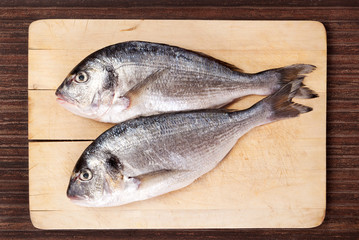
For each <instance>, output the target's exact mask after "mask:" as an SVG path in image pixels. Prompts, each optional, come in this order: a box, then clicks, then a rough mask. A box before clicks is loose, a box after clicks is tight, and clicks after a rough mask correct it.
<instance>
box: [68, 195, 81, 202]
mask: <svg viewBox="0 0 359 240" xmlns="http://www.w3.org/2000/svg"><path fill="white" fill-rule="evenodd" d="M67 197H68V198H69V199H70V200H71V201H82V200H85V199H86V198H84V197H82V196H79V195H71V196H69V195H67Z"/></svg>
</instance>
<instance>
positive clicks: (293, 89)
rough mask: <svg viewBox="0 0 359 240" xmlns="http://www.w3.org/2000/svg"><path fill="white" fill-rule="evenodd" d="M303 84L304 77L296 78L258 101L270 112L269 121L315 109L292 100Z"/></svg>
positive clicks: (267, 116)
mask: <svg viewBox="0 0 359 240" xmlns="http://www.w3.org/2000/svg"><path fill="white" fill-rule="evenodd" d="M301 86H302V79H297V80H294V81H292V82H289V83H287V84H286V85H284V86H283V87H282V88H281V89H279V90H278V91H277V92H276V93H274V94H272V95H270V96H268V97H266V98H264V99H263V100H262V101H260V102H259V103H257V104H260V105H261V106H260V107H263V108H264V109H263V110H264V111H266V112H267V113H268V114H266V118H267V119H266V120H267V121H268V122H273V121H278V120H280V119H285V118H293V117H297V116H298V115H300V114H302V113H306V112H310V111H312V110H313V109H312V108H311V107H307V106H304V105H301V104H299V103H294V102H292V98H293V97H294V96H296V94H297V93H298V91H300V89H301ZM257 104H256V105H257Z"/></svg>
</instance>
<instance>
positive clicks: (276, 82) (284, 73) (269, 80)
mask: <svg viewBox="0 0 359 240" xmlns="http://www.w3.org/2000/svg"><path fill="white" fill-rule="evenodd" d="M315 69H316V67H315V66H314V65H309V64H293V65H290V66H286V67H282V68H275V69H270V70H266V71H263V72H259V73H257V74H255V75H253V77H254V78H255V79H256V80H257V81H258V82H261V83H263V84H264V85H265V86H266V87H265V88H264V89H266V90H267V91H268V92H264V93H265V94H271V93H274V92H275V91H278V90H279V89H280V88H281V87H283V86H284V85H286V84H287V83H290V82H292V81H296V80H303V79H304V77H305V75H304V74H308V73H311V72H312V71H314V70H315ZM295 97H298V98H315V97H318V94H317V93H316V92H314V91H313V90H311V89H310V88H308V87H306V86H305V85H304V84H303V83H302V81H300V85H299V87H298V89H297V90H296V93H295Z"/></svg>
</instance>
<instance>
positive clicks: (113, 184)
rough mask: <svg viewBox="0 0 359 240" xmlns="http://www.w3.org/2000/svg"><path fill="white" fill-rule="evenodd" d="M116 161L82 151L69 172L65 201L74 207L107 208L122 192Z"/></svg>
mask: <svg viewBox="0 0 359 240" xmlns="http://www.w3.org/2000/svg"><path fill="white" fill-rule="evenodd" d="M121 170H122V166H121V164H120V163H119V161H118V159H117V157H115V156H114V155H113V154H111V153H109V152H102V151H99V150H94V151H85V152H84V153H83V154H82V156H81V157H80V158H79V160H78V162H77V163H76V165H75V168H74V170H73V172H72V175H71V178H70V182H69V185H68V188H67V197H68V198H69V199H70V200H71V201H73V202H74V203H75V204H77V205H81V206H87V207H102V206H110V205H112V204H111V203H112V202H115V201H116V194H115V193H118V192H121V191H122V190H124V188H125V182H124V176H123V175H122V173H121Z"/></svg>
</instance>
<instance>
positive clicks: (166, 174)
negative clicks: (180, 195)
mask: <svg viewBox="0 0 359 240" xmlns="http://www.w3.org/2000/svg"><path fill="white" fill-rule="evenodd" d="M185 172H188V171H187V170H167V169H163V170H158V171H154V172H149V173H145V174H142V175H139V176H136V177H126V176H124V178H123V179H124V182H125V186H126V189H127V188H128V189H133V190H137V189H139V188H141V187H145V186H146V185H152V184H157V183H161V182H163V181H165V180H166V179H168V178H171V177H172V176H175V175H176V176H178V175H179V174H181V173H185Z"/></svg>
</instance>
